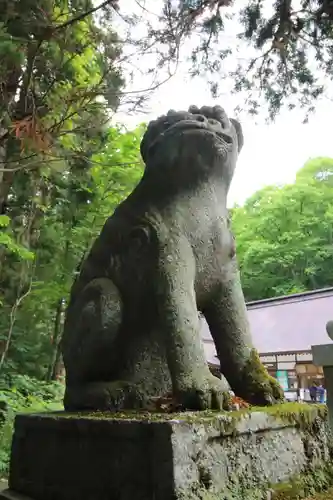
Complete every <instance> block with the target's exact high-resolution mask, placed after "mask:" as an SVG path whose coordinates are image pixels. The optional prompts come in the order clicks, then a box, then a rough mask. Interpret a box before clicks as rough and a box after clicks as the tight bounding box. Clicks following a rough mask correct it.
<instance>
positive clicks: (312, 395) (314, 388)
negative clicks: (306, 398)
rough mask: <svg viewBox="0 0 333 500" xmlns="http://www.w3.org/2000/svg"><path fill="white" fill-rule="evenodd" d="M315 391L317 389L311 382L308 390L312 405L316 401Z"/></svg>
mask: <svg viewBox="0 0 333 500" xmlns="http://www.w3.org/2000/svg"><path fill="white" fill-rule="evenodd" d="M317 389H318V387H317V384H316V382H312V384H311V387H310V389H309V392H310V398H311V402H312V403H315V402H316V401H317Z"/></svg>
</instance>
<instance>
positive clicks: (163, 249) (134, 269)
mask: <svg viewBox="0 0 333 500" xmlns="http://www.w3.org/2000/svg"><path fill="white" fill-rule="evenodd" d="M242 145H243V135H242V130H241V126H240V124H239V123H238V122H237V121H236V120H233V119H231V120H229V118H228V117H227V115H226V113H225V112H224V110H223V109H222V108H221V107H219V106H215V107H206V106H204V107H202V108H201V109H198V108H197V107H196V106H191V107H190V108H189V111H188V112H186V111H180V112H175V111H173V110H170V111H169V112H168V113H167V115H165V116H161V117H160V118H158V119H157V120H156V121H152V122H150V123H149V125H148V128H147V130H146V132H145V134H144V137H143V139H142V142H141V154H142V158H143V160H144V163H145V171H144V174H143V177H142V179H141V181H140V182H139V184H138V185H137V186H136V188H135V189H134V191H133V192H132V193H131V194H130V195H129V196H128V198H127V199H125V200H124V201H123V202H122V203H121V204H120V205H119V206H118V207H117V209H116V210H115V212H114V214H113V215H112V216H111V217H110V218H109V219H108V220H107V221H106V223H105V225H104V227H103V229H102V231H101V234H100V236H99V237H98V238H97V240H96V241H95V243H94V244H93V246H92V249H91V251H90V253H89V255H88V257H87V259H86V260H85V262H84V263H83V265H82V267H81V271H80V274H79V276H78V278H77V279H76V281H75V283H74V284H73V287H72V290H71V295H70V301H69V305H68V309H67V312H66V320H65V327H64V334H63V339H62V353H63V359H64V364H65V369H66V392H65V401H64V404H65V408H66V410H69V411H74V410H117V409H137V408H145V407H147V404H148V402H149V401H151V399H152V398H153V397H158V396H163V395H166V394H168V393H172V394H173V397H174V399H175V401H176V402H177V403H179V405H180V406H182V407H183V408H185V409H189V410H202V409H209V408H211V409H222V408H224V407H225V404H226V399H227V397H226V394H228V392H227V391H228V387H229V386H228V384H227V381H228V382H229V384H230V386H231V388H232V389H233V391H234V392H235V393H236V394H237V396H240V397H242V398H243V399H245V400H247V401H248V402H250V403H253V404H257V405H260V404H261V405H265V404H271V403H273V402H275V401H278V400H281V398H283V393H282V390H281V389H280V387H279V385H278V383H277V382H276V381H275V380H274V379H273V378H271V377H270V376H269V375H268V373H267V372H266V370H265V368H264V367H263V365H262V364H261V363H260V361H259V358H258V356H257V354H256V351H255V350H254V349H253V346H252V341H251V334H250V329H249V323H248V319H247V312H246V306H245V302H244V297H243V293H242V288H241V284H240V278H239V272H238V267H237V262H236V256H235V243H234V239H233V236H232V233H231V231H230V227H229V218H228V212H227V207H226V199H227V193H228V189H229V186H230V182H231V179H232V176H233V173H234V169H235V165H236V161H237V157H238V154H239V152H240V150H241V148H242ZM198 311H201V312H202V314H203V315H204V317H205V318H206V320H207V323H208V325H209V328H210V331H211V334H212V337H213V339H214V342H215V345H216V350H217V354H218V357H219V359H220V363H221V372H222V374H223V376H222V379H219V378H217V377H215V376H213V375H212V374H211V372H210V370H209V367H208V365H207V362H206V359H205V355H204V349H203V345H202V342H201V339H200V328H199V325H200V320H199V313H198Z"/></svg>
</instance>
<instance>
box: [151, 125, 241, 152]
mask: <svg viewBox="0 0 333 500" xmlns="http://www.w3.org/2000/svg"><path fill="white" fill-rule="evenodd" d="M194 130H198V131H200V132H201V133H202V132H204V133H207V134H211V135H214V136H215V137H216V138H217V139H219V140H220V141H221V142H222V143H223V144H224V146H226V145H230V146H231V145H232V141H233V139H232V136H231V135H230V134H228V132H227V131H226V130H223V129H222V126H221V125H219V124H218V122H217V123H216V125H211V124H209V123H208V124H207V122H199V121H197V120H180V121H179V122H177V123H175V124H173V125H171V126H170V127H168V128H167V129H166V130H165V131H164V132H162V133H161V138H162V137H166V136H167V135H169V134H172V135H173V134H175V133H179V132H180V131H181V132H182V133H184V134H186V133H191V132H193V131H194Z"/></svg>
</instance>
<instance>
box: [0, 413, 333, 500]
mask: <svg viewBox="0 0 333 500" xmlns="http://www.w3.org/2000/svg"><path fill="white" fill-rule="evenodd" d="M282 406H284V407H285V409H284V410H283V411H282V410H281V412H280V413H281V415H283V416H281V415H280V416H276V415H275V416H274V415H273V414H269V413H266V412H264V411H258V412H250V413H242V412H235V413H234V414H226V413H212V412H209V413H205V412H203V413H182V414H177V415H175V414H174V415H156V414H132V415H131V414H128V413H127V414H126V415H122V414H80V415H74V414H66V413H51V414H41V415H20V416H18V417H17V418H16V423H15V434H14V439H13V447H12V456H11V466H10V478H9V490H7V492H4V493H2V497H1V494H0V499H1V498H2V499H3V500H19V499H20V500H28V499H29V500H134V499H135V500H178V499H179V500H180V499H184V500H185V499H199V498H201V497H202V496H201V495H202V493H203V492H209V499H210V500H214V499H221V498H229V497H231V496H230V493H231V492H232V493H233V495H235V498H239V499H241V498H244V499H245V498H248V494H247V492H250V491H253V490H254V489H256V490H258V489H259V490H261V491H263V492H266V497H267V490H268V487H269V485H271V484H274V483H278V482H285V481H288V479H290V478H291V477H292V476H294V475H296V474H299V473H300V472H302V471H303V470H304V469H305V468H306V467H308V466H309V464H310V465H311V466H319V465H320V464H323V463H324V462H325V461H328V460H329V439H328V436H327V434H326V424H325V418H326V417H324V416H323V415H322V416H320V410H319V409H318V407H317V406H316V405H311V406H309V407H308V406H307V405H300V406H301V407H303V408H304V409H305V408H306V412H308V414H309V415H311V419H312V420H311V419H310V420H309V422H310V423H309V422H308V420H306V419H303V420H304V425H303V424H302V425H301V426H300V425H298V422H297V421H296V420H293V418H289V417H288V416H287V417H286V415H288V404H287V405H282ZM294 407H295V404H294V405H293V415H295V408H294ZM303 420H302V422H303ZM314 423H315V425H316V431H315V432H311V431H310V430H309V429H310V427H311V426H312V427H313V425H314ZM306 426H308V427H307V428H306ZM309 426H310V427H309ZM312 427H311V428H312ZM18 494H20V495H24V496H25V497H19V496H15V495H18ZM11 495H12V496H11ZM237 495H238V496H237ZM26 497H28V499H27V498H26ZM264 497H265V496H263V498H264ZM207 498H208V497H207ZM258 498H259V497H258Z"/></svg>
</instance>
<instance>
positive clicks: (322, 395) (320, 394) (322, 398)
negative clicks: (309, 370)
mask: <svg viewBox="0 0 333 500" xmlns="http://www.w3.org/2000/svg"><path fill="white" fill-rule="evenodd" d="M317 394H318V400H319V403H321V404H324V403H325V388H324V386H323V385H322V384H320V385H319V386H318V387H317Z"/></svg>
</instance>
